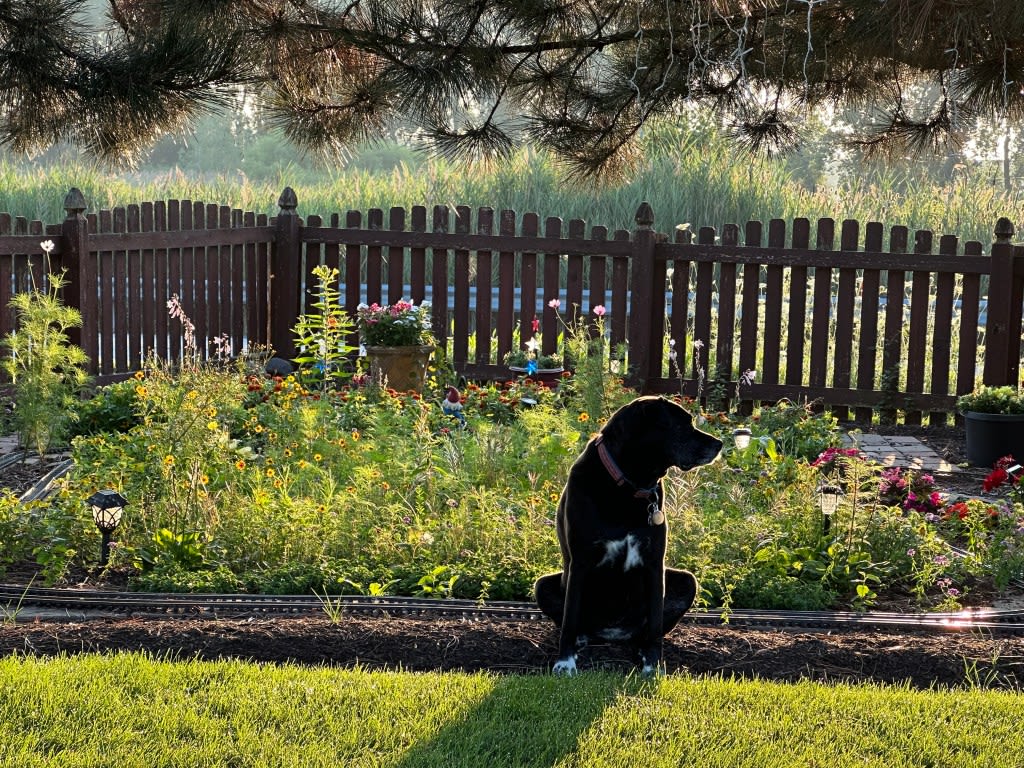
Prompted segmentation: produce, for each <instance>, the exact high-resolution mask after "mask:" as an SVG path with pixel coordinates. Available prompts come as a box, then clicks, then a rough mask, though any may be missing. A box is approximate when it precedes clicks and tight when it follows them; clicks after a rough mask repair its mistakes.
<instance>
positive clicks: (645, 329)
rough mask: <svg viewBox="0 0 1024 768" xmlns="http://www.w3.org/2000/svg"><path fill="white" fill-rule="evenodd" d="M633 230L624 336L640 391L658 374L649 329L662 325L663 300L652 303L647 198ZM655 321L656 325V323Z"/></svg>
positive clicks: (651, 244)
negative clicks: (654, 305) (654, 304)
mask: <svg viewBox="0 0 1024 768" xmlns="http://www.w3.org/2000/svg"><path fill="white" fill-rule="evenodd" d="M635 221H636V229H635V230H634V231H633V253H632V257H631V264H630V279H629V282H630V285H629V294H628V295H629V327H628V328H627V333H626V339H627V341H628V343H629V368H630V371H629V376H630V377H631V378H633V379H635V380H636V383H637V384H638V385H639V388H640V390H641V391H643V390H644V387H645V386H646V383H647V381H648V380H649V379H651V378H653V377H655V376H656V375H657V373H658V372H657V371H652V370H651V368H652V355H651V335H652V329H653V328H655V327H657V328H659V329H660V328H661V327H663V325H664V317H663V316H662V314H661V313H663V312H664V303H663V304H662V307H661V309H660V312H659V308H658V307H653V306H651V303H652V299H653V295H654V285H653V280H654V245H655V242H656V237H655V232H654V230H653V229H652V228H651V225H652V224H654V211H653V210H652V209H651V206H650V204H649V203H647V202H646V201H644V202H642V203H641V204H640V207H639V208H637V211H636V217H635ZM655 323H659V325H657V326H655Z"/></svg>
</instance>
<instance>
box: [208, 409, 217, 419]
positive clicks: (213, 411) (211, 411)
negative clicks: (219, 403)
mask: <svg viewBox="0 0 1024 768" xmlns="http://www.w3.org/2000/svg"><path fill="white" fill-rule="evenodd" d="M216 417H217V409H216V408H207V409H206V418H208V419H214V418H216Z"/></svg>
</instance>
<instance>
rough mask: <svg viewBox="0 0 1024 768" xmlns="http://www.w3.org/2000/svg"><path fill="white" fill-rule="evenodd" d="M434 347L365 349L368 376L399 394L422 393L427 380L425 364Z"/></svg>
mask: <svg viewBox="0 0 1024 768" xmlns="http://www.w3.org/2000/svg"><path fill="white" fill-rule="evenodd" d="M433 351H434V347H433V346H432V345H429V344H416V345H413V346H409V347H366V357H367V358H368V359H369V361H370V376H371V377H372V378H373V380H374V381H375V382H379V383H381V384H382V385H384V386H388V387H391V388H392V389H396V390H398V391H399V392H408V391H413V392H422V391H423V385H424V383H425V382H426V379H427V363H428V362H429V361H430V354H431V352H433Z"/></svg>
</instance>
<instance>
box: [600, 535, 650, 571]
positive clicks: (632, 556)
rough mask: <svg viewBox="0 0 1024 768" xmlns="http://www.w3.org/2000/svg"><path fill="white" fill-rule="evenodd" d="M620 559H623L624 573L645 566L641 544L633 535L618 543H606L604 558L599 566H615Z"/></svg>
mask: <svg viewBox="0 0 1024 768" xmlns="http://www.w3.org/2000/svg"><path fill="white" fill-rule="evenodd" d="M620 557H621V558H623V562H622V570H624V571H628V570H629V569H630V568H639V567H640V566H642V565H643V564H644V559H643V557H641V556H640V542H639V541H638V540H637V538H636V536H634V535H633V534H632V533H630V534H627V535H626V538H624V539H619V540H618V541H606V542H605V543H604V557H602V558H601V562H599V563H598V565H614V564H615V563H616V562H617V561H618V560H619V558H620Z"/></svg>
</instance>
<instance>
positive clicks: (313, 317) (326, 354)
mask: <svg viewBox="0 0 1024 768" xmlns="http://www.w3.org/2000/svg"><path fill="white" fill-rule="evenodd" d="M313 276H314V277H316V280H317V284H316V287H315V288H314V289H312V290H311V293H312V294H313V296H314V299H315V300H314V301H313V304H312V306H313V308H314V309H315V310H316V311H315V312H312V313H307V314H304V315H301V316H300V317H299V320H298V322H297V323H296V324H295V327H294V328H292V332H293V333H294V334H295V342H296V346H297V347H298V349H299V355H298V357H296V358H295V362H296V363H298V364H299V366H300V367H299V373H300V376H301V377H302V379H303V381H306V382H311V383H314V384H315V385H316V386H317V387H318V388H319V389H320V391H321V392H327V391H328V390H329V389H332V388H335V387H337V386H338V385H339V384H340V383H341V382H342V381H343V380H344V379H345V378H346V377H347V376H348V375H350V373H346V371H345V369H344V367H345V363H346V362H347V360H348V356H349V354H350V353H352V352H354V351H355V349H356V348H355V347H353V346H352V345H350V344H349V343H348V338H349V337H350V336H351V335H352V321H351V319H349V316H348V315H347V314H346V313H345V310H344V309H342V306H341V301H340V299H341V294H340V293H339V292H338V289H337V288H336V287H335V284H336V283H337V280H338V270H337V269H335V268H333V267H328V266H326V265H320V266H318V267H315V268H314V269H313Z"/></svg>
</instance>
